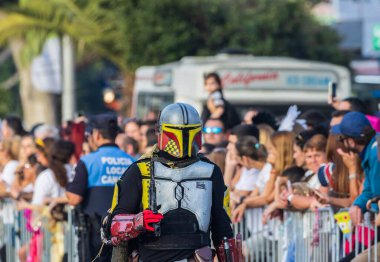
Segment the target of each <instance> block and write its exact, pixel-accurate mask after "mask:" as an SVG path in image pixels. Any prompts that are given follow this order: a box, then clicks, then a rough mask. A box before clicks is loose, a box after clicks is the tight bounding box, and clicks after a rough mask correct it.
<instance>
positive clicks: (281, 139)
mask: <svg viewBox="0 0 380 262" xmlns="http://www.w3.org/2000/svg"><path fill="white" fill-rule="evenodd" d="M293 140H294V134H293V133H292V132H288V131H279V132H275V133H273V134H272V136H271V138H270V144H269V147H268V153H269V154H268V158H267V162H268V163H269V164H271V165H272V169H271V171H270V177H269V179H268V180H267V183H266V184H265V187H264V190H263V191H262V192H261V193H260V195H258V196H256V195H252V196H248V197H246V198H245V199H244V200H243V201H242V202H241V203H240V204H239V206H238V207H237V208H236V209H235V210H234V212H233V214H232V220H233V221H234V222H239V221H240V220H241V219H242V217H243V215H244V211H245V209H246V208H255V207H263V206H265V205H268V204H269V203H271V202H272V201H273V200H274V185H275V181H276V178H277V176H278V175H279V174H281V173H282V172H283V171H284V169H286V168H288V167H291V166H292V165H293Z"/></svg>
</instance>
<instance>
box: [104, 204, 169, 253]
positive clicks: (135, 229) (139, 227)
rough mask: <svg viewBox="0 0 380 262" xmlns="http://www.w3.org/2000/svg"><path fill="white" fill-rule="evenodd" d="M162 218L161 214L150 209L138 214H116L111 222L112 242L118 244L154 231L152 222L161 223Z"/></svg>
mask: <svg viewBox="0 0 380 262" xmlns="http://www.w3.org/2000/svg"><path fill="white" fill-rule="evenodd" d="M162 218H163V216H162V215H161V214H154V213H153V212H152V211H151V210H148V209H147V210H144V211H143V212H141V213H138V214H136V215H133V214H119V215H116V216H114V217H113V219H112V222H111V243H112V244H113V245H115V246H117V245H119V244H120V243H121V242H123V241H128V240H130V239H133V238H136V237H137V236H139V235H140V234H141V233H144V232H146V231H151V232H153V231H154V228H153V227H152V224H154V223H159V222H160V221H161V220H162Z"/></svg>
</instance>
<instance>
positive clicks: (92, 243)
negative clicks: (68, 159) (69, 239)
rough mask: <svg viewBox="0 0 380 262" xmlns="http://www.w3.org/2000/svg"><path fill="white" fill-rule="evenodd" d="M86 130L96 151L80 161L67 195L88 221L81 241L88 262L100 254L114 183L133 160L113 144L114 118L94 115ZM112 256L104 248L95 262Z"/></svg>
mask: <svg viewBox="0 0 380 262" xmlns="http://www.w3.org/2000/svg"><path fill="white" fill-rule="evenodd" d="M89 127H90V131H91V137H92V139H93V140H94V142H95V145H96V147H97V148H98V149H97V150H96V151H95V152H92V153H90V154H88V155H86V156H83V157H81V159H80V161H79V162H78V164H77V166H76V169H75V175H74V179H73V181H72V182H70V183H69V184H68V185H67V192H66V194H67V197H68V200H69V204H71V205H74V206H77V205H79V204H81V208H82V211H83V213H84V215H85V217H86V220H87V225H86V227H87V229H86V233H87V232H88V234H89V235H87V239H83V238H82V239H81V243H80V246H82V247H83V245H84V249H85V250H86V251H85V252H86V255H85V257H86V259H85V261H91V260H92V259H93V258H94V257H95V256H96V254H97V253H98V252H99V249H100V247H101V239H100V224H101V216H102V215H103V214H104V213H106V211H107V209H108V208H109V206H110V205H111V201H112V195H113V188H114V185H115V182H116V181H118V179H119V178H120V177H121V175H122V174H123V173H124V172H125V170H126V169H127V168H128V167H129V165H130V164H132V162H133V158H132V157H131V156H129V155H128V154H127V153H125V152H123V151H122V150H120V149H119V148H118V147H117V145H116V144H115V138H116V135H117V133H118V126H117V120H116V117H114V116H112V115H108V114H102V115H97V116H95V117H94V118H92V119H90V121H89ZM82 226H83V225H82ZM79 250H81V249H79ZM111 253H112V248H111V247H104V249H103V252H102V254H101V255H100V258H99V259H98V260H97V261H109V260H110V259H111ZM81 256H83V254H81Z"/></svg>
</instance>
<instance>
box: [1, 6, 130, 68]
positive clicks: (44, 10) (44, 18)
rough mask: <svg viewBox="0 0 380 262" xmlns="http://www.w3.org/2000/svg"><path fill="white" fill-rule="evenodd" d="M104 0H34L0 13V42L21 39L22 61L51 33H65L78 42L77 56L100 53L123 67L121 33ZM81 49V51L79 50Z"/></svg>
mask: <svg viewBox="0 0 380 262" xmlns="http://www.w3.org/2000/svg"><path fill="white" fill-rule="evenodd" d="M107 2H108V1H107V0H91V1H76V0H50V1H46V0H33V1H30V0H28V1H22V2H21V3H20V5H19V6H18V7H14V8H12V9H8V10H6V12H3V13H0V44H6V43H7V42H8V41H10V40H11V39H15V38H21V39H22V40H24V42H25V45H24V49H23V56H22V57H23V60H24V61H23V62H24V63H29V62H30V61H31V59H32V58H33V57H35V56H36V55H38V54H39V53H40V51H41V48H42V45H43V44H44V42H45V40H46V39H47V38H48V37H51V36H61V35H63V34H67V35H69V36H71V37H72V38H73V39H74V40H75V41H76V43H77V45H78V48H77V50H78V51H79V56H81V54H83V53H85V54H86V55H87V56H88V55H93V54H96V55H99V56H103V57H105V58H107V59H109V60H110V61H112V62H113V63H115V64H117V65H118V66H119V67H121V68H123V67H124V66H125V63H124V61H125V58H124V54H125V50H124V45H123V44H122V43H123V39H124V35H123V34H122V33H121V30H119V29H118V25H119V24H118V23H116V20H115V17H114V12H113V10H111V9H109V8H107ZM81 51H82V53H81Z"/></svg>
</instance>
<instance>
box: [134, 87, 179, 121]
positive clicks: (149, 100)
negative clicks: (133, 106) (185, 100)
mask: <svg viewBox="0 0 380 262" xmlns="http://www.w3.org/2000/svg"><path fill="white" fill-rule="evenodd" d="M173 102H174V93H172V92H171V93H153V92H141V93H140V94H139V95H138V98H137V112H136V117H137V118H140V119H144V118H145V117H146V116H147V115H148V114H149V113H151V112H155V113H158V112H159V111H160V110H161V109H162V108H164V107H165V106H167V105H169V104H171V103H173Z"/></svg>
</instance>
